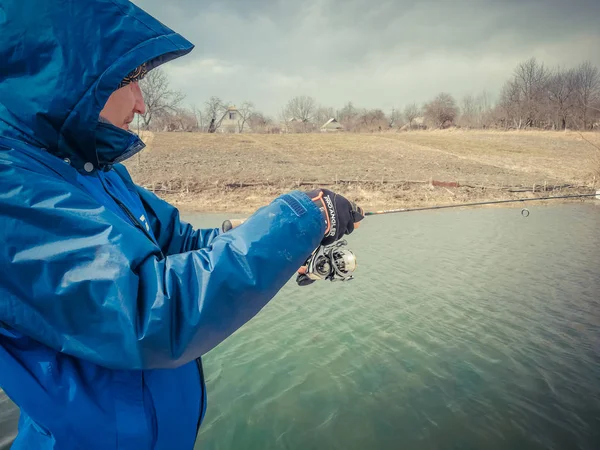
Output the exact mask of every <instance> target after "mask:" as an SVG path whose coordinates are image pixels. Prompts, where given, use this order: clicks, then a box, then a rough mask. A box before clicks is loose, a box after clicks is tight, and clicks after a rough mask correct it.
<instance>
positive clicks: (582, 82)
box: [575, 61, 600, 130]
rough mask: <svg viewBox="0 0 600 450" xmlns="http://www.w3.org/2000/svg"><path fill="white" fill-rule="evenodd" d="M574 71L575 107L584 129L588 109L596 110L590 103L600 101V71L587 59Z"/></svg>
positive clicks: (586, 124)
mask: <svg viewBox="0 0 600 450" xmlns="http://www.w3.org/2000/svg"><path fill="white" fill-rule="evenodd" d="M575 72H576V75H575V77H576V88H575V95H576V101H577V109H578V110H579V120H580V121H581V124H582V128H583V129H584V130H585V129H587V128H588V125H589V120H588V119H589V116H590V109H591V110H596V111H597V109H596V108H594V107H593V106H592V105H593V104H594V103H596V102H597V103H600V72H599V71H598V68H597V67H596V66H593V65H592V64H591V63H590V62H589V61H586V62H584V63H582V64H581V65H580V66H579V67H578V68H577V69H576V70H575Z"/></svg>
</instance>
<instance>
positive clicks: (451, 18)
mask: <svg viewBox="0 0 600 450" xmlns="http://www.w3.org/2000/svg"><path fill="white" fill-rule="evenodd" d="M134 2H136V3H137V4H138V5H140V6H141V7H142V8H144V9H146V10H147V11H148V12H149V13H151V14H153V15H155V16H156V17H157V18H159V19H160V20H161V21H163V22H164V23H166V24H167V25H169V26H171V27H172V28H173V29H175V30H176V31H178V32H181V33H182V34H183V35H184V36H185V37H187V38H188V39H190V40H191V41H192V42H194V44H196V49H195V50H194V52H192V54H190V55H189V56H187V57H185V58H182V59H180V60H177V61H175V62H173V63H171V64H169V65H168V67H167V70H168V71H169V73H170V74H171V75H172V79H173V83H174V84H175V85H176V86H177V87H179V88H180V89H182V90H184V91H185V92H186V94H187V95H188V98H189V100H190V102H192V101H193V102H194V103H197V104H201V103H202V102H203V101H204V100H205V99H206V98H208V97H209V96H210V95H220V96H222V97H224V98H228V99H232V100H233V101H236V102H241V101H243V100H245V99H250V100H253V101H255V102H256V103H257V106H258V107H259V108H261V109H263V110H265V111H266V112H268V113H270V114H275V113H276V111H277V109H278V108H279V107H280V106H283V104H284V103H285V102H286V101H287V99H289V98H290V97H291V96H292V95H296V94H308V95H312V96H314V97H315V98H317V100H318V101H319V102H322V103H325V104H328V105H331V106H334V107H341V106H342V104H343V103H344V102H345V101H348V100H353V101H354V102H355V103H357V104H361V105H364V106H366V107H385V108H389V107H391V106H393V105H397V106H401V105H402V104H404V103H406V102H409V101H419V102H421V101H424V100H426V99H427V98H429V97H431V96H433V95H435V94H436V93H437V92H439V90H442V89H444V90H448V91H449V92H451V93H453V94H455V95H457V96H460V95H463V94H464V93H467V92H473V91H475V90H480V89H484V88H487V89H488V90H489V91H491V92H497V91H498V89H499V88H500V86H501V84H502V82H503V81H504V80H506V79H507V78H508V77H509V76H510V74H511V72H512V71H513V69H514V66H515V65H516V63H517V62H519V61H522V60H523V59H526V58H529V57H530V56H536V57H538V58H539V59H540V60H541V61H543V62H545V63H547V64H548V65H551V66H553V65H556V64H559V63H563V64H566V65H573V64H577V63H579V62H582V61H583V60H587V59H589V60H591V61H592V62H593V63H595V64H597V65H599V66H600V27H598V22H597V20H598V17H600V1H598V0H572V1H570V2H563V1H559V0H543V1H542V0H505V1H502V2H500V1H497V0H480V1H469V0H456V1H452V2H450V1H443V0H437V1H415V0H403V1H391V0H387V1H386V0H381V1H379V2H371V1H370V0H345V1H341V0H306V1H303V2H290V1H284V0H268V1H267V0H221V1H216V0H208V1H204V2H202V3H199V2H197V1H194V0H172V1H171V2H169V3H166V2H163V1H162V0H138V1H135V0H134Z"/></svg>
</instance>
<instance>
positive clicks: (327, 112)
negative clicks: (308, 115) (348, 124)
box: [315, 106, 335, 126]
mask: <svg viewBox="0 0 600 450" xmlns="http://www.w3.org/2000/svg"><path fill="white" fill-rule="evenodd" d="M332 118H335V111H334V110H333V108H332V107H330V106H319V107H318V108H317V109H316V111H315V122H316V123H317V125H318V126H321V125H323V124H324V123H325V122H327V121H328V120H329V119H332Z"/></svg>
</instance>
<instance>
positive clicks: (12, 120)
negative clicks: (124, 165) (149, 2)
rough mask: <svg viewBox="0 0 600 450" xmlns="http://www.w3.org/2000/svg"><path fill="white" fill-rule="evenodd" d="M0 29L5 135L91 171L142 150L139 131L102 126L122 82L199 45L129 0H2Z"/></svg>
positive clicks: (0, 125)
mask: <svg viewBox="0 0 600 450" xmlns="http://www.w3.org/2000/svg"><path fill="white" fill-rule="evenodd" d="M34 10H35V14H29V11H34ZM0 29H1V30H2V31H1V33H0V41H1V45H0V61H2V64H0V137H4V138H8V139H11V140H15V142H16V141H21V142H26V143H28V144H30V145H33V146H35V147H38V148H41V149H44V150H47V151H48V152H50V153H52V154H54V155H56V156H58V157H60V158H63V159H67V158H68V160H69V161H70V162H71V164H72V165H73V166H75V167H77V168H79V169H81V168H85V170H86V171H88V172H89V171H90V169H92V167H93V168H94V169H97V168H107V167H109V168H110V167H111V166H112V165H113V164H115V163H118V162H120V161H123V160H124V159H126V158H127V157H129V156H131V155H132V154H134V153H136V152H137V151H139V150H141V149H142V148H143V144H142V142H141V141H140V140H139V138H138V137H137V135H135V134H134V133H132V132H128V131H125V130H122V129H120V128H117V127H115V126H113V125H111V124H108V123H105V122H103V121H99V113H100V111H101V110H102V108H103V107H104V105H105V103H106V101H107V100H108V97H109V96H110V95H111V94H112V92H114V91H115V90H116V89H118V88H119V84H120V82H121V81H122V80H123V78H125V77H126V76H127V75H128V74H129V73H130V72H131V71H132V70H134V69H135V68H137V67H138V66H140V65H141V64H143V63H146V65H147V69H148V70H152V69H153V68H155V67H157V66H159V65H161V64H163V63H165V62H167V61H170V60H172V59H175V58H178V57H180V56H183V55H185V54H187V53H189V52H190V51H191V50H192V49H193V47H194V46H193V45H192V44H191V43H190V42H189V41H187V40H186V39H184V38H183V37H182V36H180V35H179V34H177V33H175V32H174V31H172V30H171V29H170V28H168V27H166V26H165V25H163V24H162V23H160V22H159V21H158V20H156V19H155V18H153V17H151V16H150V15H148V14H147V13H146V12H144V11H143V10H142V9H140V8H138V7H137V6H135V5H133V4H132V3H130V2H128V1H125V0H94V1H81V0H68V1H58V2H57V1H43V2H40V1H38V0H2V1H1V2H0Z"/></svg>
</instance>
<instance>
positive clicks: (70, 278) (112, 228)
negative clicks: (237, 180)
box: [0, 0, 363, 450]
mask: <svg viewBox="0 0 600 450" xmlns="http://www.w3.org/2000/svg"><path fill="white" fill-rule="evenodd" d="M0 30H1V33H0V41H1V45H0V61H1V63H0V230H1V234H0V269H1V272H2V275H1V276H0V368H1V370H0V387H1V388H2V389H4V391H5V392H6V393H7V395H8V396H9V397H10V398H11V399H12V400H13V401H14V402H15V403H16V404H17V405H18V406H19V408H20V411H21V414H20V419H19V433H18V436H17V438H16V440H15V442H14V446H13V448H16V449H50V448H53V449H136V450H140V449H191V448H193V446H194V442H195V439H196V435H197V432H198V427H199V426H200V423H201V421H202V418H203V416H204V413H205V409H206V393H205V386H204V379H203V375H202V365H201V362H200V357H201V356H202V355H203V354H205V353H206V352H208V351H209V350H210V349H212V348H214V347H215V346H216V345H218V344H219V343H220V342H222V341H223V340H224V339H226V338H227V337H228V336H229V335H231V334H232V333H233V332H234V331H235V330H237V329H238V328H239V327H240V326H241V325H243V324H244V323H246V322H247V321H248V320H250V319H251V318H252V317H253V316H254V315H255V314H257V313H258V312H259V311H260V309H261V308H262V307H264V306H265V304H266V303H267V302H268V301H269V300H270V299H272V298H273V297H274V296H275V294H276V293H277V292H278V291H279V290H280V288H281V287H282V286H283V285H284V284H285V283H286V282H287V281H288V280H289V278H290V277H291V276H292V275H294V274H295V272H296V270H297V269H298V268H299V267H300V266H301V265H302V264H303V263H304V261H305V260H306V258H307V257H308V256H309V255H310V254H311V252H312V251H313V250H314V249H315V248H316V247H318V246H319V244H320V243H322V242H325V243H327V242H332V241H335V240H337V239H339V238H340V237H342V236H343V235H344V234H348V233H350V232H352V231H353V229H354V223H355V222H358V221H359V220H361V219H362V217H363V216H362V211H361V210H360V208H358V207H356V205H354V204H353V203H351V202H349V201H348V200H346V199H344V198H343V197H341V196H337V195H335V194H333V193H331V192H329V191H323V192H324V196H323V198H325V199H326V200H327V201H326V202H324V203H322V200H314V201H313V198H316V197H317V195H316V194H318V193H319V192H311V193H309V195H307V194H305V193H302V192H299V191H292V192H289V193H287V194H285V195H282V196H280V197H278V198H276V199H275V200H274V201H273V202H272V203H270V204H269V205H267V206H265V207H263V208H261V209H260V210H259V211H257V212H256V213H255V214H254V215H252V216H251V217H250V218H249V219H248V220H247V222H246V223H244V225H242V226H240V227H238V228H236V229H234V230H232V231H230V232H227V233H221V232H219V230H218V229H209V230H194V229H193V228H192V227H191V226H190V225H188V224H186V223H184V222H182V221H181V220H180V219H179V215H178V212H177V210H176V209H175V208H173V207H172V206H170V205H169V204H167V203H165V202H164V201H162V200H160V199H159V198H157V197H156V196H154V195H153V194H152V193H149V192H147V191H145V190H144V189H142V188H140V187H138V186H136V185H135V184H134V183H133V182H132V180H131V178H130V177H129V175H128V173H127V170H126V169H125V168H124V167H123V166H122V165H121V162H123V161H124V160H125V159H127V158H128V157H131V156H132V155H133V154H135V153H136V152H139V151H140V150H141V149H142V148H143V144H142V143H141V142H140V140H139V139H138V137H137V136H136V135H135V134H133V133H131V132H129V131H128V123H129V122H131V120H132V119H133V116H134V114H135V113H141V112H143V110H144V108H145V106H144V103H143V99H142V97H141V93H140V89H139V86H138V84H137V83H138V81H139V79H140V78H141V77H143V76H144V74H145V73H146V72H148V71H150V70H152V69H153V68H155V67H157V66H159V65H160V64H163V63H166V62H168V61H170V60H173V59H175V58H178V57H180V56H183V55H185V54H187V53H188V52H190V51H191V50H192V48H193V46H192V44H190V43H189V42H188V41H187V40H185V39H184V38H183V37H181V36H180V35H179V34H177V33H175V32H173V31H172V30H170V29H169V28H167V27H166V26H164V25H163V24H161V23H160V22H158V21H157V20H155V19H154V18H152V17H150V16H149V15H148V14H146V13H145V12H143V11H142V10H140V9H139V8H137V7H136V6H134V5H132V4H131V3H129V2H127V1H126V0H95V1H81V0H63V1H37V0H0ZM321 204H323V205H324V207H323V208H320V207H319V206H320V205H321Z"/></svg>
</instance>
